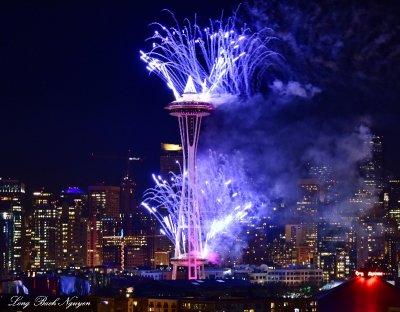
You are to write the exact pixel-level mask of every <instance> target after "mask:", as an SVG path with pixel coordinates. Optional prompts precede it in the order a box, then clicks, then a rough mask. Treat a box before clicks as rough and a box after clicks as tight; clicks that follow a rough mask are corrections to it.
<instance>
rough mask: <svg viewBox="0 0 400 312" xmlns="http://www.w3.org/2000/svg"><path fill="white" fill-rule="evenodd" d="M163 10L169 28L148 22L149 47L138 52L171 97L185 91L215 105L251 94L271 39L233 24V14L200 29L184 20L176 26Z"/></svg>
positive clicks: (266, 59)
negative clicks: (150, 47)
mask: <svg viewBox="0 0 400 312" xmlns="http://www.w3.org/2000/svg"><path fill="white" fill-rule="evenodd" d="M168 12H169V11H168ZM169 13H170V14H171V17H172V19H173V22H174V26H173V27H165V26H163V25H161V24H160V23H153V24H152V25H153V26H154V27H155V28H156V30H155V32H154V35H153V36H152V37H151V38H149V40H150V41H151V42H152V45H153V46H152V49H151V50H150V51H149V52H143V51H140V54H141V59H142V60H143V61H145V62H146V63H147V69H148V70H149V71H150V72H153V73H155V74H157V75H158V76H159V77H161V78H162V79H163V80H164V81H165V82H166V83H167V86H168V87H169V88H170V89H171V90H172V91H173V93H174V96H175V99H176V100H177V101H179V100H181V99H182V95H183V94H184V93H186V94H188V93H190V94H195V95H196V97H197V99H198V100H201V101H204V102H209V103H212V104H214V105H215V104H219V103H221V102H222V101H226V97H232V96H233V97H248V96H250V95H251V94H252V93H253V91H254V90H255V89H256V87H257V85H258V83H259V81H260V79H261V76H262V74H263V73H264V71H265V70H266V69H267V68H268V66H269V65H270V62H269V59H270V56H271V55H272V54H274V52H272V51H271V50H270V49H269V48H268V42H269V40H271V37H269V36H267V35H265V34H264V32H256V33H252V32H251V30H250V29H249V28H247V26H246V25H243V26H241V27H237V18H236V13H235V14H234V15H233V16H232V17H229V18H227V19H226V20H225V21H224V20H223V19H222V18H221V20H210V24H209V26H207V27H205V28H201V27H200V26H199V25H197V23H196V21H195V22H194V23H193V24H192V23H190V21H189V20H187V19H186V20H185V21H184V23H183V26H182V27H181V26H180V25H179V23H178V21H177V20H176V18H175V17H174V15H173V14H172V13H171V12H169Z"/></svg>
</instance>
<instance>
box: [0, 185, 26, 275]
mask: <svg viewBox="0 0 400 312" xmlns="http://www.w3.org/2000/svg"><path fill="white" fill-rule="evenodd" d="M24 196H25V185H24V184H23V183H21V182H19V181H17V180H11V179H1V178H0V241H1V244H0V277H3V278H4V277H6V276H7V275H8V274H10V273H12V272H13V271H20V270H21V265H22V263H21V252H22V246H23V240H22V230H23V229H22V223H23V213H24V208H23V201H24Z"/></svg>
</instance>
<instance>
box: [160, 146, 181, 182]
mask: <svg viewBox="0 0 400 312" xmlns="http://www.w3.org/2000/svg"><path fill="white" fill-rule="evenodd" d="M161 152H162V154H161V156H160V174H161V176H162V177H163V178H164V179H166V177H168V174H169V173H170V172H173V173H175V174H180V173H181V166H182V164H183V152H182V146H181V145H180V144H170V143H161Z"/></svg>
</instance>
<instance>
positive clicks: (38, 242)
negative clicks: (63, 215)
mask: <svg viewBox="0 0 400 312" xmlns="http://www.w3.org/2000/svg"><path fill="white" fill-rule="evenodd" d="M56 204H57V199H56V197H55V196H54V195H53V194H51V193H48V192H45V191H43V190H42V191H40V192H34V193H33V224H32V247H33V250H32V256H33V262H32V268H35V269H42V270H49V269H55V268H56V267H57V247H58V244H57V237H58V227H59V213H58V211H57V205H56Z"/></svg>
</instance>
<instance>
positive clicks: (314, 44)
mask: <svg viewBox="0 0 400 312" xmlns="http://www.w3.org/2000/svg"><path fill="white" fill-rule="evenodd" d="M136 2H137V1H133V0H132V1H127V0H123V1H104V2H103V1H18V0H13V1H1V3H0V62H1V65H0V102H1V114H0V125H1V154H0V176H2V177H14V178H18V179H20V180H22V181H24V182H25V183H26V184H28V186H30V188H38V187H40V186H46V187H47V188H49V189H50V190H53V191H58V190H59V189H61V188H63V187H66V186H69V185H77V186H80V187H82V188H86V186H87V185H89V184H91V183H95V182H99V181H105V182H107V183H118V181H119V180H120V179H121V178H122V176H123V175H124V170H125V162H124V160H123V157H124V156H125V155H126V153H127V150H128V149H131V150H133V152H134V154H136V155H139V156H141V157H143V159H144V160H143V162H142V163H141V164H139V165H138V164H136V165H135V166H134V167H133V169H134V171H135V172H136V173H137V175H138V176H139V177H140V178H142V177H144V176H148V175H149V174H150V172H151V170H153V171H157V169H158V168H157V167H158V157H159V153H160V142H178V140H179V137H178V128H177V123H176V120H175V119H174V118H173V117H170V116H168V114H167V112H166V111H165V110H164V109H163V107H164V106H165V105H166V104H168V103H169V102H171V101H172V100H173V97H172V93H171V92H169V90H168V89H167V87H166V86H165V85H164V83H163V82H162V81H161V80H160V79H159V78H158V77H156V76H154V75H152V76H149V74H148V72H147V71H146V69H145V65H144V64H143V62H141V61H140V59H139V50H141V49H144V50H148V49H149V46H150V43H146V41H145V39H146V38H148V37H149V36H151V34H152V30H151V28H149V26H148V25H149V23H151V22H154V21H164V20H166V21H169V19H168V18H167V15H166V14H165V13H162V12H161V11H162V9H164V8H168V9H170V10H171V11H173V12H174V13H175V14H176V16H177V18H178V20H179V21H182V19H183V18H185V17H188V18H190V19H193V17H194V14H195V13H197V15H198V16H197V18H198V20H199V21H200V23H201V22H203V21H204V23H208V18H210V17H212V18H218V17H219V16H220V14H221V11H222V10H223V9H224V10H225V12H227V15H228V13H230V12H231V11H232V9H233V8H236V7H237V3H238V2H233V1H208V0H207V1H186V2H178V1H171V3H168V4H165V2H162V1H151V2H141V3H140V4H136ZM261 3H262V2H261ZM270 3H271V5H270V6H268V5H262V4H261V5H258V6H257V10H253V11H252V12H253V13H252V14H254V15H253V16H252V19H251V21H252V22H253V24H254V27H260V24H262V27H275V31H276V32H275V33H272V34H271V35H274V36H277V37H279V36H283V35H284V34H287V33H292V34H293V36H298V37H297V38H300V39H298V41H297V45H296V48H299V49H300V52H301V53H302V54H301V55H297V53H295V50H296V49H295V48H294V45H292V46H290V47H291V49H290V50H289V48H288V46H286V47H285V46H284V45H283V44H279V41H278V43H277V44H275V48H276V49H278V50H279V53H281V54H282V55H283V56H284V57H283V58H281V60H280V62H282V63H283V64H284V65H282V67H285V69H284V70H279V69H277V68H278V67H279V66H278V65H277V66H276V67H273V68H272V70H271V72H272V73H271V77H269V78H267V80H268V81H269V82H266V86H269V87H265V88H264V90H266V91H265V92H266V94H268V90H271V89H273V88H271V81H273V80H274V79H275V78H276V77H279V79H280V80H286V81H288V80H291V81H292V80H296V81H301V82H302V83H311V84H312V85H314V86H316V87H318V88H319V89H320V90H321V92H319V93H318V94H317V95H316V96H315V97H314V98H313V99H312V100H310V101H308V102H307V101H306V100H305V99H301V100H302V102H301V101H300V102H301V103H300V104H299V101H298V100H293V101H291V100H288V101H287V102H293V103H294V104H293V105H290V104H291V103H289V104H287V102H286V101H285V103H284V105H283V104H282V103H280V104H282V106H284V109H283V111H284V113H281V114H278V115H277V120H278V121H279V122H282V123H284V124H285V125H287V124H288V123H290V122H294V121H296V120H299V119H302V118H304V117H305V116H310V115H312V116H314V117H317V118H319V119H320V120H327V123H329V120H331V119H335V120H337V119H340V118H341V117H342V116H343V118H344V120H346V121H347V120H352V121H353V120H355V119H357V118H359V119H363V120H366V121H365V122H366V123H368V126H370V127H371V129H373V131H374V132H377V133H379V134H382V135H384V137H385V147H386V159H387V163H388V166H389V167H390V170H392V171H394V172H395V173H396V174H399V173H400V170H399V167H400V165H398V163H397V162H398V159H400V151H399V150H400V148H399V147H398V144H399V143H398V142H399V139H398V138H399V134H400V130H399V126H398V125H397V124H398V121H399V120H400V119H399V115H400V113H399V112H400V110H399V108H398V106H399V105H398V104H399V101H398V98H399V95H400V94H399V93H400V83H399V78H400V75H398V74H399V72H400V70H399V66H397V65H399V59H400V48H399V45H398V44H399V42H400V38H399V33H400V27H399V22H397V21H395V20H388V25H386V26H382V19H380V17H385V16H396V12H400V10H399V5H395V1H392V2H389V1H387V2H384V3H383V4H381V5H380V6H377V5H376V4H375V3H374V2H371V1H370V2H368V4H366V5H365V7H362V8H361V9H362V10H364V11H363V12H364V14H365V15H366V16H367V17H368V16H370V15H371V14H372V13H373V14H372V17H371V20H370V21H371V23H369V22H370V21H369V20H368V18H367V19H366V20H367V21H368V23H366V24H368V25H366V26H365V27H367V29H360V34H359V35H357V34H349V33H348V32H346V31H345V29H341V28H340V25H344V26H345V27H352V26H354V25H353V24H352V23H351V22H349V19H351V18H350V17H353V15H354V14H356V13H355V12H357V10H358V9H359V8H354V6H350V5H349V6H348V7H346V5H345V3H346V2H344V1H327V2H326V7H323V8H324V9H325V10H327V11H330V12H339V13H338V14H337V15H336V16H334V17H332V18H325V19H324V16H323V14H320V15H319V16H317V17H316V18H315V19H312V18H310V19H308V17H311V16H312V15H313V14H314V13H313V12H311V11H312V10H316V8H315V7H314V8H313V7H312V6H310V5H309V6H305V7H302V6H301V5H300V4H299V5H298V6H297V7H296V10H294V9H293V7H292V8H290V7H288V6H283V5H278V3H279V2H278V1H271V2H270ZM282 3H283V2H282ZM293 3H296V2H293ZM297 3H301V2H297ZM354 3H355V2H354ZM274 5H276V7H273V6H274ZM330 6H332V7H333V9H328V8H329V7H330ZM355 6H356V5H355ZM285 10H288V11H287V12H288V14H287V16H286V15H285V13H284V12H285ZM310 10H311V11H310ZM362 10H361V11H362ZM267 11H268V14H269V15H270V17H269V18H267V17H266V16H268V14H267V13H266V12H267ZM298 12H303V13H298ZM318 12H320V11H318ZM340 12H341V13H340ZM370 12H372V13H371V14H370ZM293 14H295V15H294V16H297V17H298V19H296V18H293V16H292V15H293ZM301 14H303V15H301ZM255 16H259V17H260V19H259V20H256V18H255ZM342 16H346V17H347V19H346V18H344V17H343V18H341V17H342ZM397 16H400V15H397ZM285 17H286V19H288V17H291V20H290V23H289V21H288V20H286V21H283V20H284V19H285ZM362 18H363V16H361V19H362ZM255 20H256V23H254V22H255ZM306 21H310V22H309V24H307V23H306ZM320 21H322V22H323V27H322V26H321V28H316V27H311V26H313V24H312V23H319V22H320ZM263 23H264V24H263ZM319 25H321V24H319ZM337 25H339V27H338V26H337ZM314 26H315V25H314ZM307 27H311V28H313V29H314V31H315V30H316V29H317V30H319V31H320V33H318V34H317V35H315V34H313V33H312V32H311V31H306V30H304V29H307ZM385 27H386V28H385ZM391 27H392V28H391ZM330 31H332V33H330ZM371 31H373V32H372V34H373V35H371V36H372V37H371V36H369V35H368V34H371ZM380 33H382V34H383V35H384V34H391V35H390V36H389V35H388V36H389V37H388V36H386V37H385V36H379V34H380ZM322 34H324V36H322ZM342 34H345V36H347V37H346V38H347V40H348V41H342V42H344V47H341V46H339V47H338V46H335V47H336V48H337V50H339V52H337V53H335V49H333V48H332V46H331V44H334V43H335V42H338V41H334V42H333V43H332V41H330V39H329V38H333V37H334V38H337V37H338V36H341V35H342ZM368 36H369V37H368ZM283 37H284V38H285V39H280V40H281V42H291V41H290V40H289V39H290V38H289V39H288V36H283ZM316 38H317V39H316ZM357 38H358V39H357ZM377 38H381V40H382V41H383V44H381V45H380V47H379V49H375V50H373V49H374V48H373V47H371V46H369V44H370V42H371V41H372V42H375V43H376V44H378V43H379V40H378V39H377ZM285 40H286V41H285ZM363 40H364V41H363ZM349 42H351V44H349ZM360 47H364V48H365V49H364V50H363V49H362V48H360ZM326 51H329V53H326ZM286 52H287V53H286ZM355 54H357V57H356V56H355ZM364 56H365V57H364ZM354 60H358V61H357V62H355V61H354ZM312 61H313V62H316V63H318V66H311V65H310V63H312ZM382 64H383V65H382ZM272 76H274V77H273V78H272ZM275 102H276V101H275ZM275 102H274V103H275ZM305 102H307V103H308V104H307V103H305ZM260 116H263V115H262V114H261V115H260ZM349 116H351V117H352V118H348V117H349ZM218 120H219V119H218V114H217V118H214V119H211V120H210V121H209V124H211V125H210V126H209V128H213V127H214V128H218V126H216V125H212V123H213V122H218ZM260 122H261V124H262V120H261V121H260ZM206 127H207V124H206ZM258 127H260V126H258ZM91 153H95V154H97V155H103V156H105V157H103V158H101V157H100V158H91V157H90V155H91ZM136 173H134V175H135V174H136Z"/></svg>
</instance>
